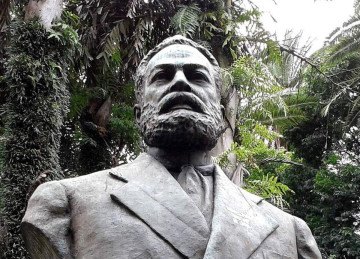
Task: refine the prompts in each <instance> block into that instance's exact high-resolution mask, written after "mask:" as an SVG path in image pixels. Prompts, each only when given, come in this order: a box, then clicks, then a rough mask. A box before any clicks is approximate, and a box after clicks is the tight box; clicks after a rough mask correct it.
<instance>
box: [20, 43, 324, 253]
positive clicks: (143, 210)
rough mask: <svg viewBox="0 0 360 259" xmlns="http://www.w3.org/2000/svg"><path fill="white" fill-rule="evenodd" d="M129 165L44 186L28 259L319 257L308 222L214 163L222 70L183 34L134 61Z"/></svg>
mask: <svg viewBox="0 0 360 259" xmlns="http://www.w3.org/2000/svg"><path fill="white" fill-rule="evenodd" d="M135 87H136V100H137V104H136V105H135V107H134V112H135V117H136V121H137V123H138V125H139V128H140V130H141V133H142V136H143V138H144V141H145V143H146V144H147V146H148V148H147V151H146V153H143V154H141V155H140V156H139V157H138V158H137V159H135V160H134V161H133V162H131V163H129V164H126V165H122V166H119V167H116V168H112V169H109V170H104V171H100V172H96V173H92V174H89V175H85V176H81V177H75V178H71V179H65V180H61V181H52V182H48V183H45V184H42V185H40V186H39V187H38V188H37V190H36V191H35V192H34V194H33V195H32V197H31V198H30V200H29V203H28V207H27V211H26V214H25V216H24V218H23V221H22V232H23V236H24V239H25V243H26V245H27V247H28V250H29V252H30V254H31V256H32V257H33V258H37V259H42V258H44V259H45V258H86V259H89V258H97V259H98V258H106V259H111V258H114V259H115V258H116V259H118V258H166V259H168V258H236V259H243V258H244V259H245V258H253V259H255V258H309V259H310V258H311V259H316V258H321V255H320V252H319V250H318V248H317V245H316V242H315V240H314V237H313V236H312V234H311V231H310V229H309V228H308V226H307V225H306V223H305V222H304V221H302V220H301V219H299V218H297V217H294V216H292V215H290V214H287V213H285V212H283V211H282V210H280V209H278V208H276V207H274V206H272V205H271V204H269V203H268V202H266V201H265V200H263V199H262V198H261V197H258V196H255V195H253V194H250V193H248V192H246V191H245V190H243V189H241V188H240V187H238V186H236V185H234V184H233V183H232V182H231V181H230V180H229V179H228V178H227V176H226V175H225V174H224V172H223V171H222V170H221V169H220V168H219V167H218V166H217V165H214V164H213V163H212V160H211V156H210V150H211V149H212V148H213V147H214V146H215V144H216V142H217V139H218V138H219V136H220V135H221V133H222V132H223V130H224V126H223V125H224V123H223V114H224V109H223V107H222V106H221V104H220V87H221V78H220V69H219V66H218V63H217V61H216V60H215V58H214V57H213V56H212V55H211V53H210V52H209V51H208V50H206V49H205V48H203V47H201V46H200V45H198V44H196V43H195V42H193V41H191V40H189V39H186V38H184V37H181V36H174V37H171V38H168V39H166V40H165V41H163V42H162V43H160V44H159V45H158V46H156V47H155V48H154V49H153V50H152V51H150V52H149V53H148V54H147V56H146V57H145V58H144V59H143V60H142V62H141V63H140V65H139V67H138V70H137V73H136V76H135Z"/></svg>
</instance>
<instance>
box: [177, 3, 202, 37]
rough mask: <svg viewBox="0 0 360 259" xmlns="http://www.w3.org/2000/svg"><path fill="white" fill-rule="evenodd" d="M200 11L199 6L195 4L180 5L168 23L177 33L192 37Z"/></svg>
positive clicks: (196, 27)
mask: <svg viewBox="0 0 360 259" xmlns="http://www.w3.org/2000/svg"><path fill="white" fill-rule="evenodd" d="M200 12H201V10H200V8H199V7H197V5H195V4H192V5H189V6H185V5H180V9H179V10H178V11H177V12H176V14H175V15H174V16H173V18H172V19H171V23H170V25H171V27H172V28H173V29H174V30H175V32H176V33H177V34H180V35H182V36H184V37H189V38H192V36H193V35H194V34H195V32H196V31H197V29H198V28H199V16H200Z"/></svg>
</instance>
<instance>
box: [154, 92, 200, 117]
mask: <svg viewBox="0 0 360 259" xmlns="http://www.w3.org/2000/svg"><path fill="white" fill-rule="evenodd" d="M179 104H185V105H189V106H190V107H191V108H193V109H194V110H195V111H197V112H200V113H205V111H206V106H205V104H204V103H203V102H202V101H201V100H200V99H199V98H198V97H197V96H196V95H194V94H192V93H186V92H181V93H179V92H174V93H169V94H167V95H165V96H164V97H163V98H162V99H161V101H160V102H159V107H160V113H165V112H167V110H168V109H170V108H171V107H173V106H174V105H179Z"/></svg>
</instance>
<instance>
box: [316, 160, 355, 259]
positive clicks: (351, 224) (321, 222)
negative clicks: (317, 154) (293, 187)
mask: <svg viewBox="0 0 360 259" xmlns="http://www.w3.org/2000/svg"><path fill="white" fill-rule="evenodd" d="M315 190H316V194H317V198H318V201H320V202H321V204H322V206H319V207H318V208H317V210H316V211H315V213H314V214H315V215H314V216H312V217H314V218H315V220H313V224H314V225H315V227H314V233H315V235H317V236H319V237H321V238H318V243H319V245H320V247H322V248H323V253H324V254H325V255H326V256H328V257H331V256H332V257H336V258H340V257H344V256H345V257H346V258H355V256H357V255H359V254H360V236H359V235H358V234H356V233H355V231H356V230H357V224H358V220H359V219H358V215H359V212H360V209H359V208H360V198H359V192H360V168H359V167H358V166H352V165H341V164H338V166H337V167H336V168H333V169H332V170H330V169H329V168H328V169H325V168H324V169H322V170H319V172H318V173H317V174H316V177H315Z"/></svg>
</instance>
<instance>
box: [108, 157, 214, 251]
mask: <svg viewBox="0 0 360 259" xmlns="http://www.w3.org/2000/svg"><path fill="white" fill-rule="evenodd" d="M121 168H122V167H120V169H119V170H115V171H113V172H112V174H113V176H115V177H114V178H117V179H118V180H119V181H123V182H124V184H123V185H122V186H120V185H119V188H118V189H116V190H115V191H113V193H111V195H110V196H111V198H112V199H113V200H114V201H115V202H116V203H117V204H119V205H121V206H125V207H127V208H128V209H130V210H131V211H133V212H134V213H135V214H136V216H138V217H139V218H140V219H141V220H143V221H144V222H145V223H146V224H147V225H148V226H149V227H150V228H151V229H152V230H153V231H154V232H156V233H157V234H158V235H159V236H160V237H161V238H163V239H164V240H165V241H166V242H168V243H170V244H171V245H172V246H173V247H174V248H175V249H176V250H177V251H178V252H180V253H181V254H183V255H184V256H186V257H189V258H191V257H197V256H198V255H203V254H204V252H205V249H206V245H207V242H208V237H209V235H210V230H209V228H208V226H207V223H206V221H205V218H204V216H203V215H202V214H201V212H200V210H199V209H198V208H197V206H196V205H195V203H194V202H193V201H192V200H191V198H190V197H189V196H188V195H187V194H186V193H185V192H184V191H183V189H182V188H181V186H180V185H179V184H178V182H177V181H176V180H175V179H174V178H173V176H171V174H170V173H169V172H168V171H167V169H166V168H165V167H164V166H163V165H162V164H161V163H159V162H158V161H156V160H155V159H154V158H152V157H151V156H150V155H147V154H142V155H141V156H140V157H139V158H138V159H136V160H135V161H134V162H133V163H131V164H130V165H129V166H127V167H125V170H121Z"/></svg>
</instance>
